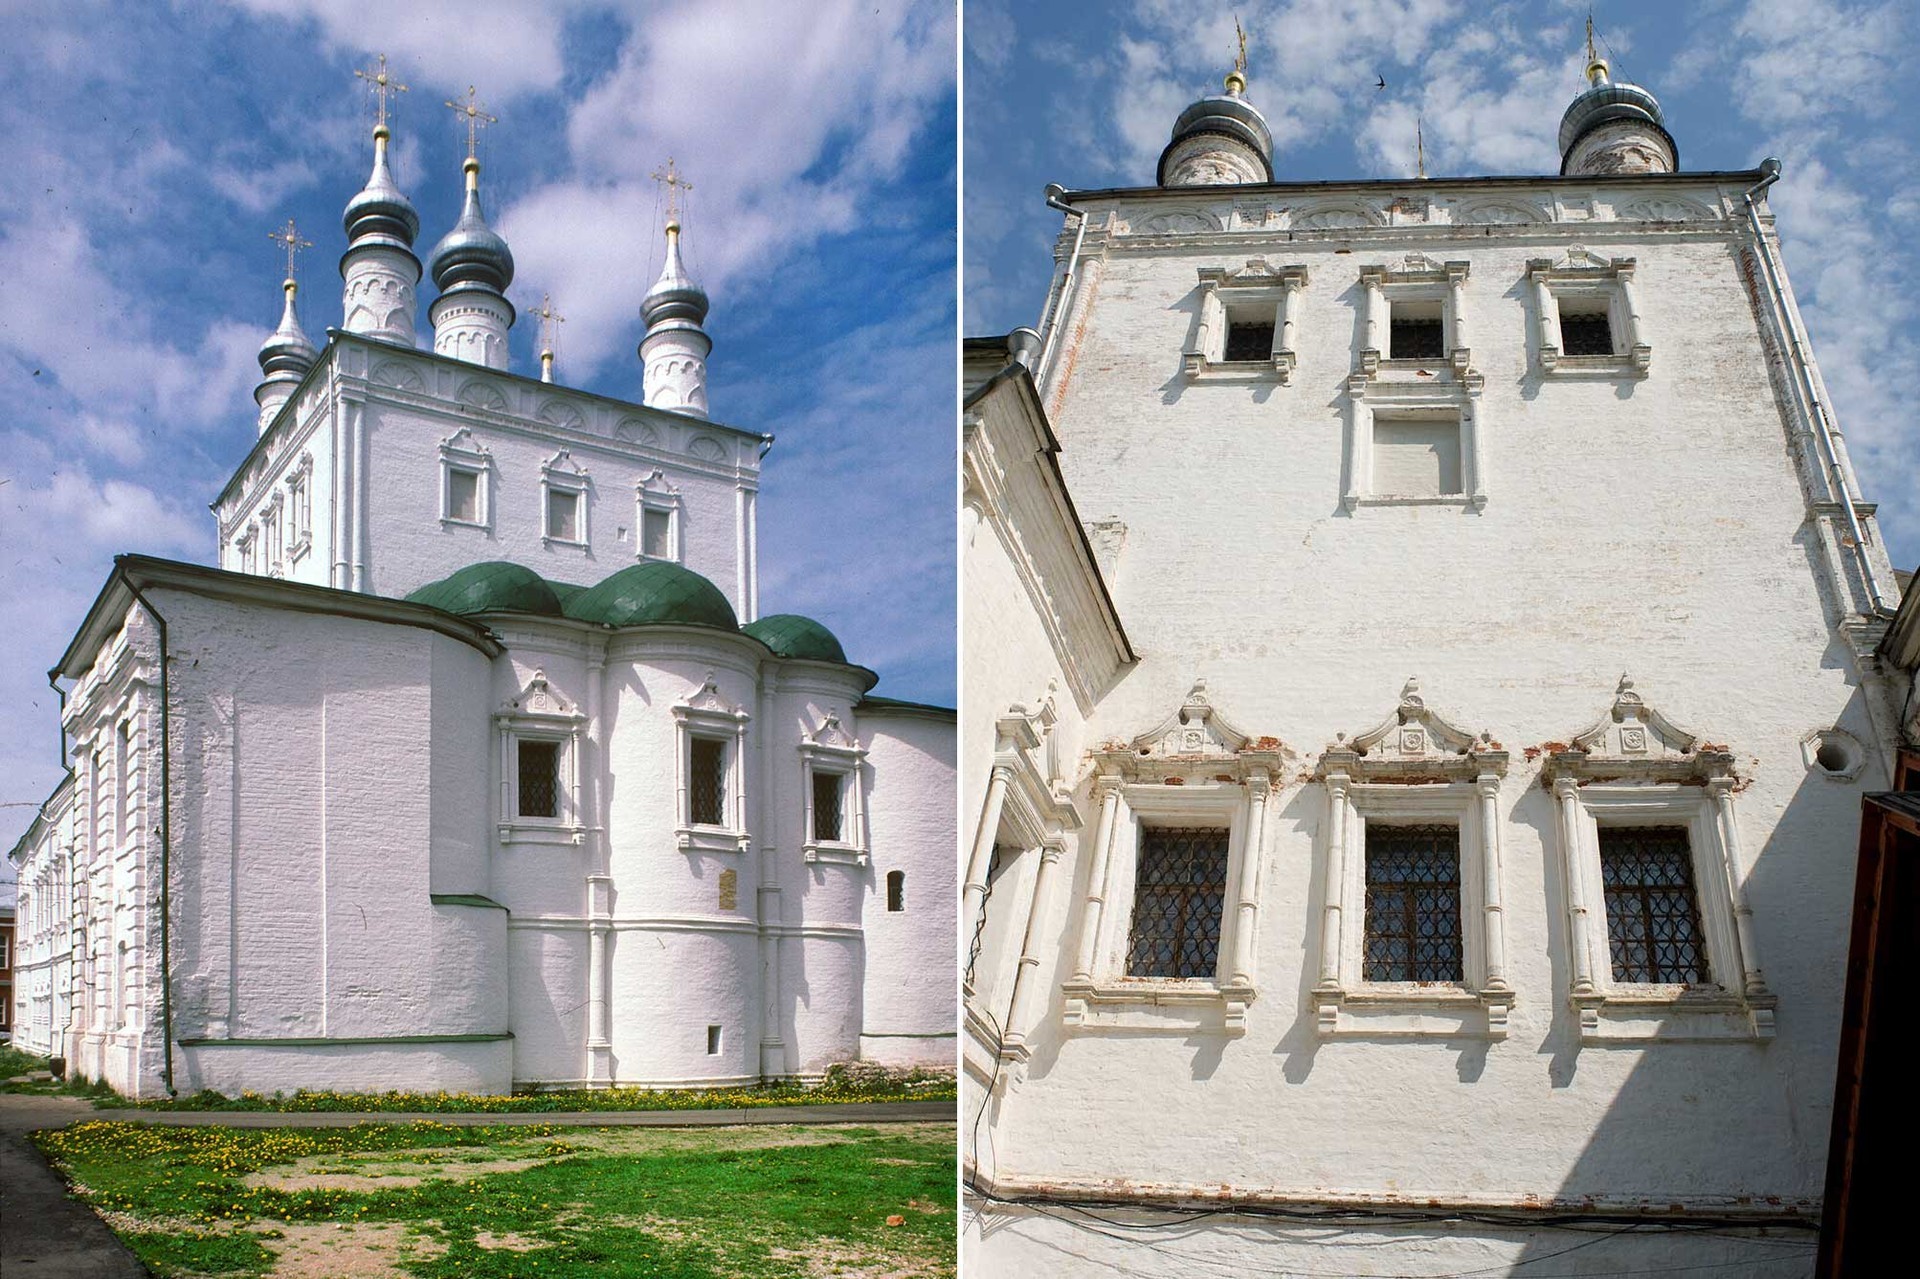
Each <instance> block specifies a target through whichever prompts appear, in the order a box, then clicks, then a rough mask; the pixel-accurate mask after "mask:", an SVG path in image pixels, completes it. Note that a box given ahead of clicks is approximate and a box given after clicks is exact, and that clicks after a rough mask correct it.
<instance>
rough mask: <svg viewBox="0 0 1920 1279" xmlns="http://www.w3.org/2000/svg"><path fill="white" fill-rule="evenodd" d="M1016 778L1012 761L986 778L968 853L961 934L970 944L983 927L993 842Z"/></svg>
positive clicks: (994, 767)
mask: <svg viewBox="0 0 1920 1279" xmlns="http://www.w3.org/2000/svg"><path fill="white" fill-rule="evenodd" d="M1012 780H1013V765H1011V764H995V765H994V766H993V776H992V777H991V778H990V779H989V780H988V782H987V804H986V809H985V811H984V812H982V813H981V814H980V827H979V829H978V830H976V831H974V834H973V851H972V852H971V854H969V856H968V857H967V883H966V889H965V892H964V894H963V897H964V900H963V901H962V903H961V911H960V923H961V936H962V937H964V938H965V939H966V941H967V944H968V945H969V946H970V945H971V944H972V942H973V935H974V934H975V933H976V932H977V931H979V928H980V912H981V910H982V909H983V908H984V906H985V904H986V900H987V870H988V867H990V866H991V865H992V863H993V842H994V840H995V839H997V838H998V837H999V834H1000V809H1001V807H1002V806H1003V805H1005V803H1006V802H1007V786H1008V784H1009V783H1010V782H1012Z"/></svg>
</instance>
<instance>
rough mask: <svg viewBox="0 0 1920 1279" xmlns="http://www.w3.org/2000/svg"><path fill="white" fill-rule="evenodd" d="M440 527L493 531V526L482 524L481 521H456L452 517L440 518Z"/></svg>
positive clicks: (443, 516) (444, 516)
mask: <svg viewBox="0 0 1920 1279" xmlns="http://www.w3.org/2000/svg"><path fill="white" fill-rule="evenodd" d="M440 527H441V528H477V529H491V528H492V527H493V525H491V524H485V523H482V522H481V521H479V520H456V519H454V518H453V517H452V516H451V515H442V516H441V517H440Z"/></svg>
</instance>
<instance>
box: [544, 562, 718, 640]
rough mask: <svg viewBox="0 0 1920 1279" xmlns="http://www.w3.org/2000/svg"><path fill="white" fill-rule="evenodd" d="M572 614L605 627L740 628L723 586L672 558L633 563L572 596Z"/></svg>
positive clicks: (569, 613)
mask: <svg viewBox="0 0 1920 1279" xmlns="http://www.w3.org/2000/svg"><path fill="white" fill-rule="evenodd" d="M566 615H567V616H568V617H572V618H578V619H579V620H580V621H583V622H599V623H600V624H601V625H603V626H713V627H718V628H719V629H721V630H726V631H737V630H739V623H738V622H737V621H735V619H734V616H733V606H732V605H731V604H729V603H727V597H726V596H725V595H722V594H721V593H720V588H719V587H717V586H715V585H714V584H713V583H712V582H709V581H708V580H707V579H706V578H704V577H702V576H700V575H699V574H698V573H696V572H694V571H693V570H692V569H690V568H686V567H684V566H682V565H679V564H675V563H673V562H672V561H670V560H650V561H648V562H647V563H645V564H632V565H629V566H628V567H626V568H623V569H621V570H620V571H619V572H618V573H615V574H614V575H613V576H611V577H608V578H605V579H604V580H602V581H601V582H599V583H598V584H596V585H594V586H590V587H588V588H587V589H586V590H584V591H581V592H580V593H579V594H578V595H576V596H574V597H573V598H572V599H570V600H568V601H567V605H566Z"/></svg>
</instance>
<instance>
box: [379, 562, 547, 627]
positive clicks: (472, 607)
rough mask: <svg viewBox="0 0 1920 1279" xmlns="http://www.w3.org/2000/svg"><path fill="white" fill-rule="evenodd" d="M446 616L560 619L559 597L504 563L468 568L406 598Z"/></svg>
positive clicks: (529, 572)
mask: <svg viewBox="0 0 1920 1279" xmlns="http://www.w3.org/2000/svg"><path fill="white" fill-rule="evenodd" d="M407 598H408V599H409V600H412V601H413V602H414V603H415V604H431V605H432V606H433V607H435V608H438V609H445V610H446V611H447V612H449V613H499V612H507V613H541V614H544V615H546V616H548V617H559V616H560V597H559V596H557V595H555V594H554V593H553V588H552V587H551V586H548V585H547V583H546V581H545V580H544V579H543V578H542V577H541V576H540V575H539V574H538V573H536V572H534V571H533V570H532V569H530V568H528V567H526V566H525V565H523V564H509V563H507V562H506V561H505V560H488V561H486V562H485V563H482V564H469V565H467V566H466V567H465V568H463V569H461V570H460V571H459V572H457V573H455V574H453V575H452V576H451V577H444V578H442V579H440V580H439V581H437V582H428V583H427V584H426V585H425V586H423V587H421V588H420V589H419V590H417V591H415V592H413V594H411V595H409V596H407Z"/></svg>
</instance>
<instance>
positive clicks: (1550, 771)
mask: <svg viewBox="0 0 1920 1279" xmlns="http://www.w3.org/2000/svg"><path fill="white" fill-rule="evenodd" d="M1545 773H1546V777H1547V779H1548V780H1549V781H1551V780H1552V779H1554V778H1556V777H1571V778H1573V779H1574V780H1575V781H1582V782H1587V781H1639V782H1685V781H1700V782H1704V781H1708V780H1710V779H1712V778H1717V777H1726V778H1730V777H1732V776H1733V753H1732V752H1731V751H1729V750H1727V749H1726V748H1725V747H1724V746H1715V745H1711V744H1703V743H1702V742H1701V741H1700V737H1699V735H1698V734H1696V733H1689V732H1687V731H1686V730H1685V729H1683V728H1681V727H1680V726H1679V725H1677V724H1675V723H1674V722H1673V721H1672V720H1670V719H1668V718H1667V717H1666V716H1665V715H1662V714H1661V713H1660V712H1659V711H1658V710H1656V709H1654V708H1653V707H1651V706H1649V705H1648V704H1647V702H1646V699H1645V698H1643V697H1642V696H1641V695H1640V694H1639V693H1638V692H1637V691H1636V690H1635V689H1634V686H1633V680H1632V679H1631V678H1629V677H1628V676H1626V675H1622V676H1621V677H1620V685H1619V687H1618V688H1617V689H1615V690H1614V695H1613V705H1612V706H1610V707H1608V708H1607V711H1606V713H1605V714H1603V715H1602V716H1601V717H1600V718H1599V720H1598V721H1597V722H1596V723H1595V724H1594V725H1593V727H1591V728H1589V729H1587V731H1586V732H1584V733H1580V734H1578V735H1577V736H1575V737H1574V739H1573V741H1572V742H1571V743H1569V744H1567V745H1565V746H1562V745H1560V744H1559V743H1553V744H1550V745H1549V746H1547V747H1546V770H1545Z"/></svg>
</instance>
